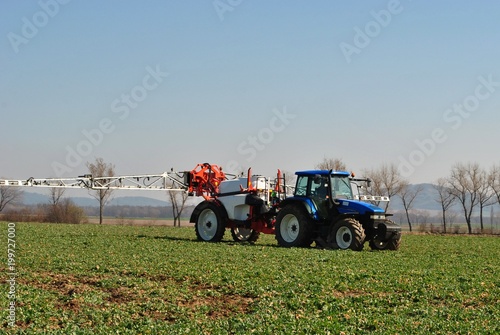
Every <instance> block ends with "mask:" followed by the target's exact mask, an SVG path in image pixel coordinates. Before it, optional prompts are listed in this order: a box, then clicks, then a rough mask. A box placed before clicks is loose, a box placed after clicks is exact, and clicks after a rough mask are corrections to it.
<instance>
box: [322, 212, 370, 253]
mask: <svg viewBox="0 0 500 335" xmlns="http://www.w3.org/2000/svg"><path fill="white" fill-rule="evenodd" d="M327 242H328V244H329V245H330V246H331V247H332V249H351V250H354V251H361V250H363V246H364V243H365V230H364V229H363V226H362V225H361V223H359V222H358V221H357V220H355V219H352V218H346V219H342V220H340V221H338V222H336V223H335V224H334V225H333V226H332V229H331V230H330V234H329V235H328V240H327Z"/></svg>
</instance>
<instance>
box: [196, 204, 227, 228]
mask: <svg viewBox="0 0 500 335" xmlns="http://www.w3.org/2000/svg"><path fill="white" fill-rule="evenodd" d="M207 202H210V203H213V204H214V205H216V206H217V207H218V208H219V209H220V213H221V215H222V216H223V217H224V218H227V217H228V215H227V211H226V208H225V207H224V205H222V203H221V202H220V201H218V200H217V199H214V200H203V201H202V202H200V203H199V204H198V205H197V206H196V207H195V208H194V210H193V212H192V213H191V217H190V218H189V222H191V223H196V222H197V221H198V216H200V213H201V211H202V208H203V207H204V204H205V203H207Z"/></svg>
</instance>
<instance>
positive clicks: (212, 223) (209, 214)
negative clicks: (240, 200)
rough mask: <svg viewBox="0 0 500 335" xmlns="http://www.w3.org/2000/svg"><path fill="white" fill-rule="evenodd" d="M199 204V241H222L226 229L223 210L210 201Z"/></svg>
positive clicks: (197, 229)
mask: <svg viewBox="0 0 500 335" xmlns="http://www.w3.org/2000/svg"><path fill="white" fill-rule="evenodd" d="M199 206H200V208H199V210H200V214H199V215H198V218H197V220H196V223H195V230H196V237H197V238H198V240H199V241H205V242H220V241H221V240H222V237H223V236H224V232H225V230H226V225H225V222H224V219H223V218H224V217H223V215H222V211H221V210H220V208H219V207H217V205H216V204H214V203H212V202H210V201H205V202H203V203H201V204H200V205H199Z"/></svg>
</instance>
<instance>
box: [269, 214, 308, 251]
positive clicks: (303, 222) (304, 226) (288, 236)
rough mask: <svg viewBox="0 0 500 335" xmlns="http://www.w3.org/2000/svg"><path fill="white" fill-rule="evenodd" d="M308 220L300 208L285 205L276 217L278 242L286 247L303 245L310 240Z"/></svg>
mask: <svg viewBox="0 0 500 335" xmlns="http://www.w3.org/2000/svg"><path fill="white" fill-rule="evenodd" d="M310 221H311V220H310V218H309V217H308V216H307V214H306V213H305V210H303V209H302V208H300V207H297V206H294V205H289V206H285V208H283V209H281V210H280V211H279V213H278V216H277V217H276V240H278V244H279V245H280V246H282V247H287V248H290V247H303V246H305V245H306V244H307V243H308V242H309V241H310V236H309V235H310V230H311V222H310ZM309 244H311V243H310V242H309Z"/></svg>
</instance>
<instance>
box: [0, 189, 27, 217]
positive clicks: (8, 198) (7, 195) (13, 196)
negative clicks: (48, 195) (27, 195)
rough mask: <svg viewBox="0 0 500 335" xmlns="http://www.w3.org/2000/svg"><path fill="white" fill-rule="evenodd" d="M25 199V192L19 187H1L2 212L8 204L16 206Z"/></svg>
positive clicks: (0, 208)
mask: <svg viewBox="0 0 500 335" xmlns="http://www.w3.org/2000/svg"><path fill="white" fill-rule="evenodd" d="M22 197H23V192H22V191H21V190H20V189H19V188H17V187H10V186H0V212H1V211H3V210H4V208H5V206H7V205H8V204H15V203H16V202H18V201H20V200H21V199H22Z"/></svg>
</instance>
